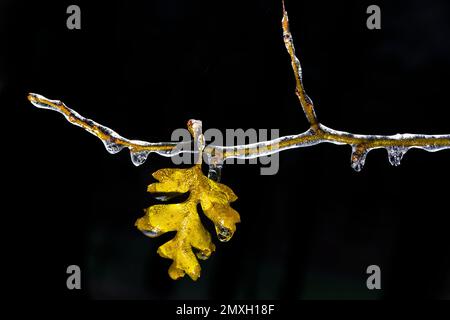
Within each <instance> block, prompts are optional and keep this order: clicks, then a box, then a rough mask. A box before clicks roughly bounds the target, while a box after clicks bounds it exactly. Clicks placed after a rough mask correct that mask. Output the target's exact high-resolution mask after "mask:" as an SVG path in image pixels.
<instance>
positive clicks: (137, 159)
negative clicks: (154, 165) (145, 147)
mask: <svg viewBox="0 0 450 320" xmlns="http://www.w3.org/2000/svg"><path fill="white" fill-rule="evenodd" d="M149 154H150V151H133V150H130V156H131V161H132V162H133V164H134V165H135V166H136V167H137V166H140V165H141V164H143V163H144V162H145V161H146V160H147V157H148V155H149Z"/></svg>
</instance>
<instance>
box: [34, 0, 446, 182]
mask: <svg viewBox="0 0 450 320" xmlns="http://www.w3.org/2000/svg"><path fill="white" fill-rule="evenodd" d="M282 2H283V19H282V29H283V38H284V43H285V46H286V49H287V52H288V54H289V56H290V58H291V65H292V69H293V71H294V76H295V88H296V90H295V92H296V95H297V97H298V99H299V101H300V104H301V106H302V108H303V111H304V113H305V115H306V119H307V120H308V122H309V124H310V128H309V129H308V130H307V131H305V132H303V133H300V134H297V135H290V136H284V137H281V138H277V139H274V140H270V141H264V142H259V143H253V144H247V145H239V146H234V147H224V146H213V145H208V146H205V145H204V137H203V134H202V129H201V121H198V120H189V122H188V129H189V131H190V132H191V134H192V136H193V137H194V140H195V143H196V145H197V148H196V149H195V150H190V148H185V146H188V145H189V146H190V145H191V142H183V143H181V145H180V143H174V142H157V143H152V142H146V141H140V140H129V139H126V138H124V137H122V136H120V135H119V134H117V133H116V132H115V131H113V130H111V129H109V128H108V127H105V126H103V125H101V124H98V123H96V122H94V121H92V120H90V119H86V118H84V117H82V116H81V115H80V114H78V113H77V112H76V111H74V110H71V109H70V108H68V107H67V106H66V105H65V104H64V103H62V102H61V101H57V100H49V99H47V98H45V97H43V96H40V95H38V94H33V93H30V94H29V95H28V99H29V101H30V102H31V103H32V104H33V105H35V106H36V107H38V108H43V109H50V110H53V111H57V112H59V113H62V114H63V115H64V116H65V118H66V119H67V120H68V121H69V122H71V123H72V124H75V125H77V126H80V127H82V128H83V129H85V130H87V131H88V132H90V133H91V134H93V135H95V136H97V137H98V138H99V139H101V140H102V141H103V143H104V145H105V147H106V149H107V150H108V152H110V153H117V152H119V151H120V150H122V149H123V148H125V147H127V148H129V149H130V153H131V159H132V161H133V163H134V164H135V165H140V164H142V163H143V162H145V160H146V159H147V156H148V154H149V153H151V152H155V153H157V154H160V155H163V156H166V157H171V156H174V155H176V154H179V153H182V152H188V153H197V154H199V155H200V156H199V158H198V159H197V161H196V164H197V165H200V164H201V160H202V159H201V158H202V156H201V155H202V154H204V155H206V158H207V160H208V162H207V163H208V164H209V165H210V173H211V172H213V174H212V175H213V176H214V177H216V179H219V178H220V168H221V167H222V165H223V163H224V161H225V160H226V159H230V158H239V159H251V158H257V157H262V156H267V155H270V154H274V153H277V152H281V151H283V150H288V149H293V148H300V147H309V146H313V145H316V144H319V143H324V142H328V143H333V144H338V145H350V146H351V147H352V155H351V165H352V167H353V169H355V170H356V171H360V170H361V169H362V167H363V166H364V163H365V159H366V156H367V154H368V152H369V151H371V150H373V149H380V148H384V149H386V150H387V152H388V156H389V161H390V163H391V164H392V165H395V166H397V165H399V164H400V161H401V159H402V157H403V155H404V154H405V153H406V152H407V151H408V150H409V149H412V148H418V149H423V150H426V151H430V152H434V151H440V150H444V149H450V134H445V135H424V134H396V135H390V136H384V135H363V134H353V133H348V132H344V131H337V130H334V129H331V128H328V127H326V126H325V125H323V124H321V123H320V122H319V121H318V119H317V116H316V113H315V111H314V105H313V102H312V100H311V99H310V98H309V97H308V95H307V94H306V92H305V89H304V86H303V80H302V69H301V65H300V61H299V59H298V58H297V56H296V53H295V48H294V43H293V38H292V34H291V32H290V30H289V19H288V15H287V11H286V9H285V6H284V1H282Z"/></svg>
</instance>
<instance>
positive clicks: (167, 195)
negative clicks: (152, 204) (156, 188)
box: [154, 192, 183, 201]
mask: <svg viewBox="0 0 450 320" xmlns="http://www.w3.org/2000/svg"><path fill="white" fill-rule="evenodd" d="M182 194H183V193H180V192H166V193H161V194H156V195H154V198H155V199H156V200H159V201H168V200H170V199H173V198H175V197H178V196H181V195H182Z"/></svg>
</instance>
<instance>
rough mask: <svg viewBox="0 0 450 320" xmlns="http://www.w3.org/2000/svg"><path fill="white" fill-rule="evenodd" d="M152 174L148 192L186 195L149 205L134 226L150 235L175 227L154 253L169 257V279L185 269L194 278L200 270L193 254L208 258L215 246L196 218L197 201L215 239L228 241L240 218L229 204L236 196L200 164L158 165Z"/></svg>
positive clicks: (153, 235) (175, 277)
mask: <svg viewBox="0 0 450 320" xmlns="http://www.w3.org/2000/svg"><path fill="white" fill-rule="evenodd" d="M153 177H154V178H155V179H156V180H158V181H159V182H156V183H152V184H151V185H149V186H148V190H147V191H148V192H151V193H158V194H160V193H162V194H182V193H187V192H189V196H188V199H187V200H186V201H184V202H182V203H174V204H158V205H154V206H151V207H149V208H148V209H147V210H146V214H145V216H144V217H142V218H140V219H138V220H137V221H136V226H137V228H138V229H139V230H141V231H142V232H143V233H144V234H145V235H147V236H149V237H152V238H153V237H157V236H159V235H161V234H163V233H166V232H170V231H176V235H175V237H174V238H173V239H172V240H170V241H168V242H166V243H165V244H163V245H162V246H160V247H159V249H158V254H159V255H160V256H161V257H163V258H168V259H172V260H173V263H172V265H171V266H170V268H169V276H170V277H171V278H172V279H174V280H175V279H178V278H180V277H183V276H184V275H185V274H186V273H187V274H188V275H189V277H191V278H192V279H193V280H197V279H198V277H199V276H200V270H201V267H200V264H199V262H198V260H197V258H198V259H202V260H206V259H208V258H209V256H210V255H211V253H212V252H213V251H214V250H215V248H216V247H215V245H214V243H212V241H211V235H210V234H209V232H208V231H207V230H206V229H205V228H204V227H203V225H202V223H201V221H200V217H199V214H198V212H197V205H198V204H200V206H201V208H202V210H203V212H204V213H205V215H206V216H207V217H208V218H209V219H210V220H211V221H212V222H213V223H214V225H215V228H216V232H217V236H218V238H219V240H220V241H228V240H230V238H231V237H232V236H233V233H234V232H235V231H236V223H238V222H240V217H239V213H237V211H235V210H234V209H233V208H231V207H230V202H233V201H235V200H236V199H237V196H236V195H235V194H234V193H233V191H232V190H231V189H230V188H228V187H227V186H226V185H224V184H221V183H218V182H215V181H213V180H211V179H208V178H207V177H206V176H205V175H204V174H203V172H202V170H201V165H195V166H194V167H192V168H189V169H161V170H158V171H156V172H155V173H154V174H153ZM194 250H195V252H196V254H194Z"/></svg>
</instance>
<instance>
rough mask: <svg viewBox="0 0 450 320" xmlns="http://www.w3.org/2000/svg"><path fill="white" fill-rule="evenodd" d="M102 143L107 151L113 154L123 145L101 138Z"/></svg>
mask: <svg viewBox="0 0 450 320" xmlns="http://www.w3.org/2000/svg"><path fill="white" fill-rule="evenodd" d="M102 141H103V144H104V145H105V148H106V151H108V152H109V153H111V154H115V153H118V152H120V151H121V150H122V149H123V148H124V146H123V145H121V144H117V143H115V142H113V141H111V140H102Z"/></svg>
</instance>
